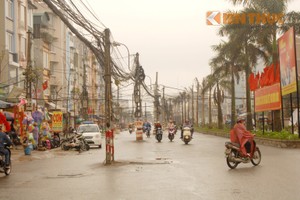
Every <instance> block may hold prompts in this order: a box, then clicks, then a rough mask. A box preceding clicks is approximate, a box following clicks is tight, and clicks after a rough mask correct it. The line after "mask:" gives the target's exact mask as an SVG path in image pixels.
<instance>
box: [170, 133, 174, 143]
mask: <svg viewBox="0 0 300 200" xmlns="http://www.w3.org/2000/svg"><path fill="white" fill-rule="evenodd" d="M173 139H174V135H173V134H169V140H170V142H172V141H173Z"/></svg>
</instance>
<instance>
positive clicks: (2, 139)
mask: <svg viewBox="0 0 300 200" xmlns="http://www.w3.org/2000/svg"><path fill="white" fill-rule="evenodd" d="M4 144H6V145H8V146H11V145H12V142H11V140H10V139H9V137H8V136H7V135H6V133H4V132H3V131H2V124H0V152H1V153H3V154H4V156H5V164H6V168H9V167H10V166H9V160H10V158H9V152H8V150H7V149H5V148H4V147H5V146H4Z"/></svg>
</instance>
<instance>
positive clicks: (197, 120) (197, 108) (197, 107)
mask: <svg viewBox="0 0 300 200" xmlns="http://www.w3.org/2000/svg"><path fill="white" fill-rule="evenodd" d="M196 81H197V97H196V100H197V103H196V123H197V125H196V126H199V99H198V98H199V87H200V85H199V81H198V79H197V78H196Z"/></svg>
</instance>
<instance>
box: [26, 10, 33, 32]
mask: <svg viewBox="0 0 300 200" xmlns="http://www.w3.org/2000/svg"><path fill="white" fill-rule="evenodd" d="M27 21H28V26H29V27H31V28H33V13H32V9H28V12H27Z"/></svg>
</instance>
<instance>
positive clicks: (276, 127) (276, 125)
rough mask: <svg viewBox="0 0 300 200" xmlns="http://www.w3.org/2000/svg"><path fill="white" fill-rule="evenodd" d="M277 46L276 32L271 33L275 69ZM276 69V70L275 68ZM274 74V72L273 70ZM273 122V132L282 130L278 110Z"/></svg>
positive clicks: (275, 112)
mask: <svg viewBox="0 0 300 200" xmlns="http://www.w3.org/2000/svg"><path fill="white" fill-rule="evenodd" d="M277 52H278V51H277V45H276V31H274V33H273V52H272V61H273V65H274V66H276V67H277V65H276V63H277V62H278V53H277ZM275 69H276V68H275ZM274 71H275V72H276V70H274ZM273 113H274V122H273V128H274V131H277V132H280V131H281V130H282V124H281V120H280V119H281V112H280V110H274V112H273Z"/></svg>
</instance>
